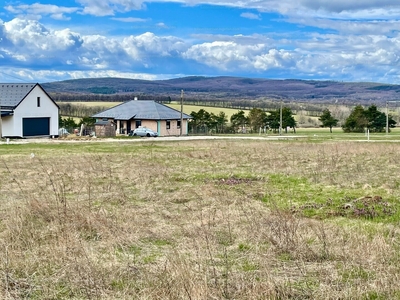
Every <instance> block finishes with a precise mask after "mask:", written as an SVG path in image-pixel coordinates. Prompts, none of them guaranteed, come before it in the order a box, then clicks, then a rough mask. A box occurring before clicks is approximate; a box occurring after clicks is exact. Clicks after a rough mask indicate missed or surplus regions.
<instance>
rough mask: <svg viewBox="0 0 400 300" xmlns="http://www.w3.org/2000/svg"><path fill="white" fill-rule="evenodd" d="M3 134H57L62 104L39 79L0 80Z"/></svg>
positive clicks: (4, 135)
mask: <svg viewBox="0 0 400 300" xmlns="http://www.w3.org/2000/svg"><path fill="white" fill-rule="evenodd" d="M0 112H1V120H0V121H1V123H0V136H2V137H21V138H27V137H37V136H58V121H59V119H58V114H59V107H58V105H57V104H56V103H55V102H54V100H53V99H52V98H51V97H50V96H49V94H47V92H46V91H45V90H44V89H43V88H42V86H41V85H40V84H38V83H0Z"/></svg>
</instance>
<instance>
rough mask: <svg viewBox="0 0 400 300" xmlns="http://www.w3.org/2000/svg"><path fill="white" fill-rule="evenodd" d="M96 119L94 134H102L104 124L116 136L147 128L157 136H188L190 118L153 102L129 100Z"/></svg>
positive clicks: (97, 116) (95, 116) (97, 115)
mask: <svg viewBox="0 0 400 300" xmlns="http://www.w3.org/2000/svg"><path fill="white" fill-rule="evenodd" d="M92 117H93V118H96V124H95V127H96V129H97V130H96V133H97V132H104V130H102V129H101V128H104V126H105V124H109V126H113V125H114V124H115V132H116V133H117V134H128V133H129V132H130V131H131V130H134V129H136V128H138V127H141V126H142V127H147V128H150V129H152V130H153V131H156V132H157V133H158V135H159V136H169V135H179V134H180V133H181V126H182V134H183V135H187V134H188V120H189V119H191V118H192V117H191V116H190V115H187V114H182V119H183V124H181V112H180V111H178V110H175V109H172V108H170V107H168V106H166V105H163V104H160V103H157V102H155V101H153V100H137V99H136V98H135V100H131V101H129V102H125V103H122V104H119V105H117V106H114V107H112V108H110V109H107V110H105V111H103V112H101V113H98V114H96V115H94V116H92Z"/></svg>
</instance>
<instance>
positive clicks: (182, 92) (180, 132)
mask: <svg viewBox="0 0 400 300" xmlns="http://www.w3.org/2000/svg"><path fill="white" fill-rule="evenodd" d="M182 127H183V90H181V126H180V128H179V129H180V136H182Z"/></svg>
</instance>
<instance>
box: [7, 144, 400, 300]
mask: <svg viewBox="0 0 400 300" xmlns="http://www.w3.org/2000/svg"><path fill="white" fill-rule="evenodd" d="M399 186H400V143H393V142H392V143H388V142H375V143H368V142H352V141H340V140H333V141H331V140H329V139H328V140H326V139H320V140H315V141H314V140H310V139H305V140H297V141H289V140H285V141H266V140H261V141H258V140H246V141H244V140H212V141H211V140H210V141H177V142H162V141H157V140H155V139H153V140H144V141H138V142H134V143H133V142H129V141H121V140H120V141H118V142H115V141H114V142H81V143H79V142H78V143H73V144H71V143H57V142H49V143H40V144H35V143H29V144H21V145H14V144H9V145H6V144H1V145H0V190H1V193H0V201H1V206H0V207H1V208H0V247H1V249H2V253H3V254H2V256H1V258H0V270H1V271H2V277H1V279H0V289H1V292H0V293H1V294H2V295H3V297H4V298H5V299H27V298H29V299H224V298H226V299H398V298H399V297H400V280H399V274H400V252H399V250H400V249H399V242H400V229H399V227H398V225H399V221H400V203H399V197H400V190H399Z"/></svg>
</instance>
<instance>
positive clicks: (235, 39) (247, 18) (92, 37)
mask: <svg viewBox="0 0 400 300" xmlns="http://www.w3.org/2000/svg"><path fill="white" fill-rule="evenodd" d="M399 55H400V1H398V0H296V1H294V0H229V1H227V0H157V1H152V0H149V1H145V0H101V1H100V0H63V1H57V0H37V1H30V0H15V1H14V0H3V1H1V3H0V82H39V83H43V82H53V81H60V80H67V79H78V78H92V77H120V78H134V79H147V80H159V79H170V78H177V77H184V76H237V77H252V78H270V79H306V80H334V81H351V82H381V83H389V84H400V68H399V67H400V60H399Z"/></svg>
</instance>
